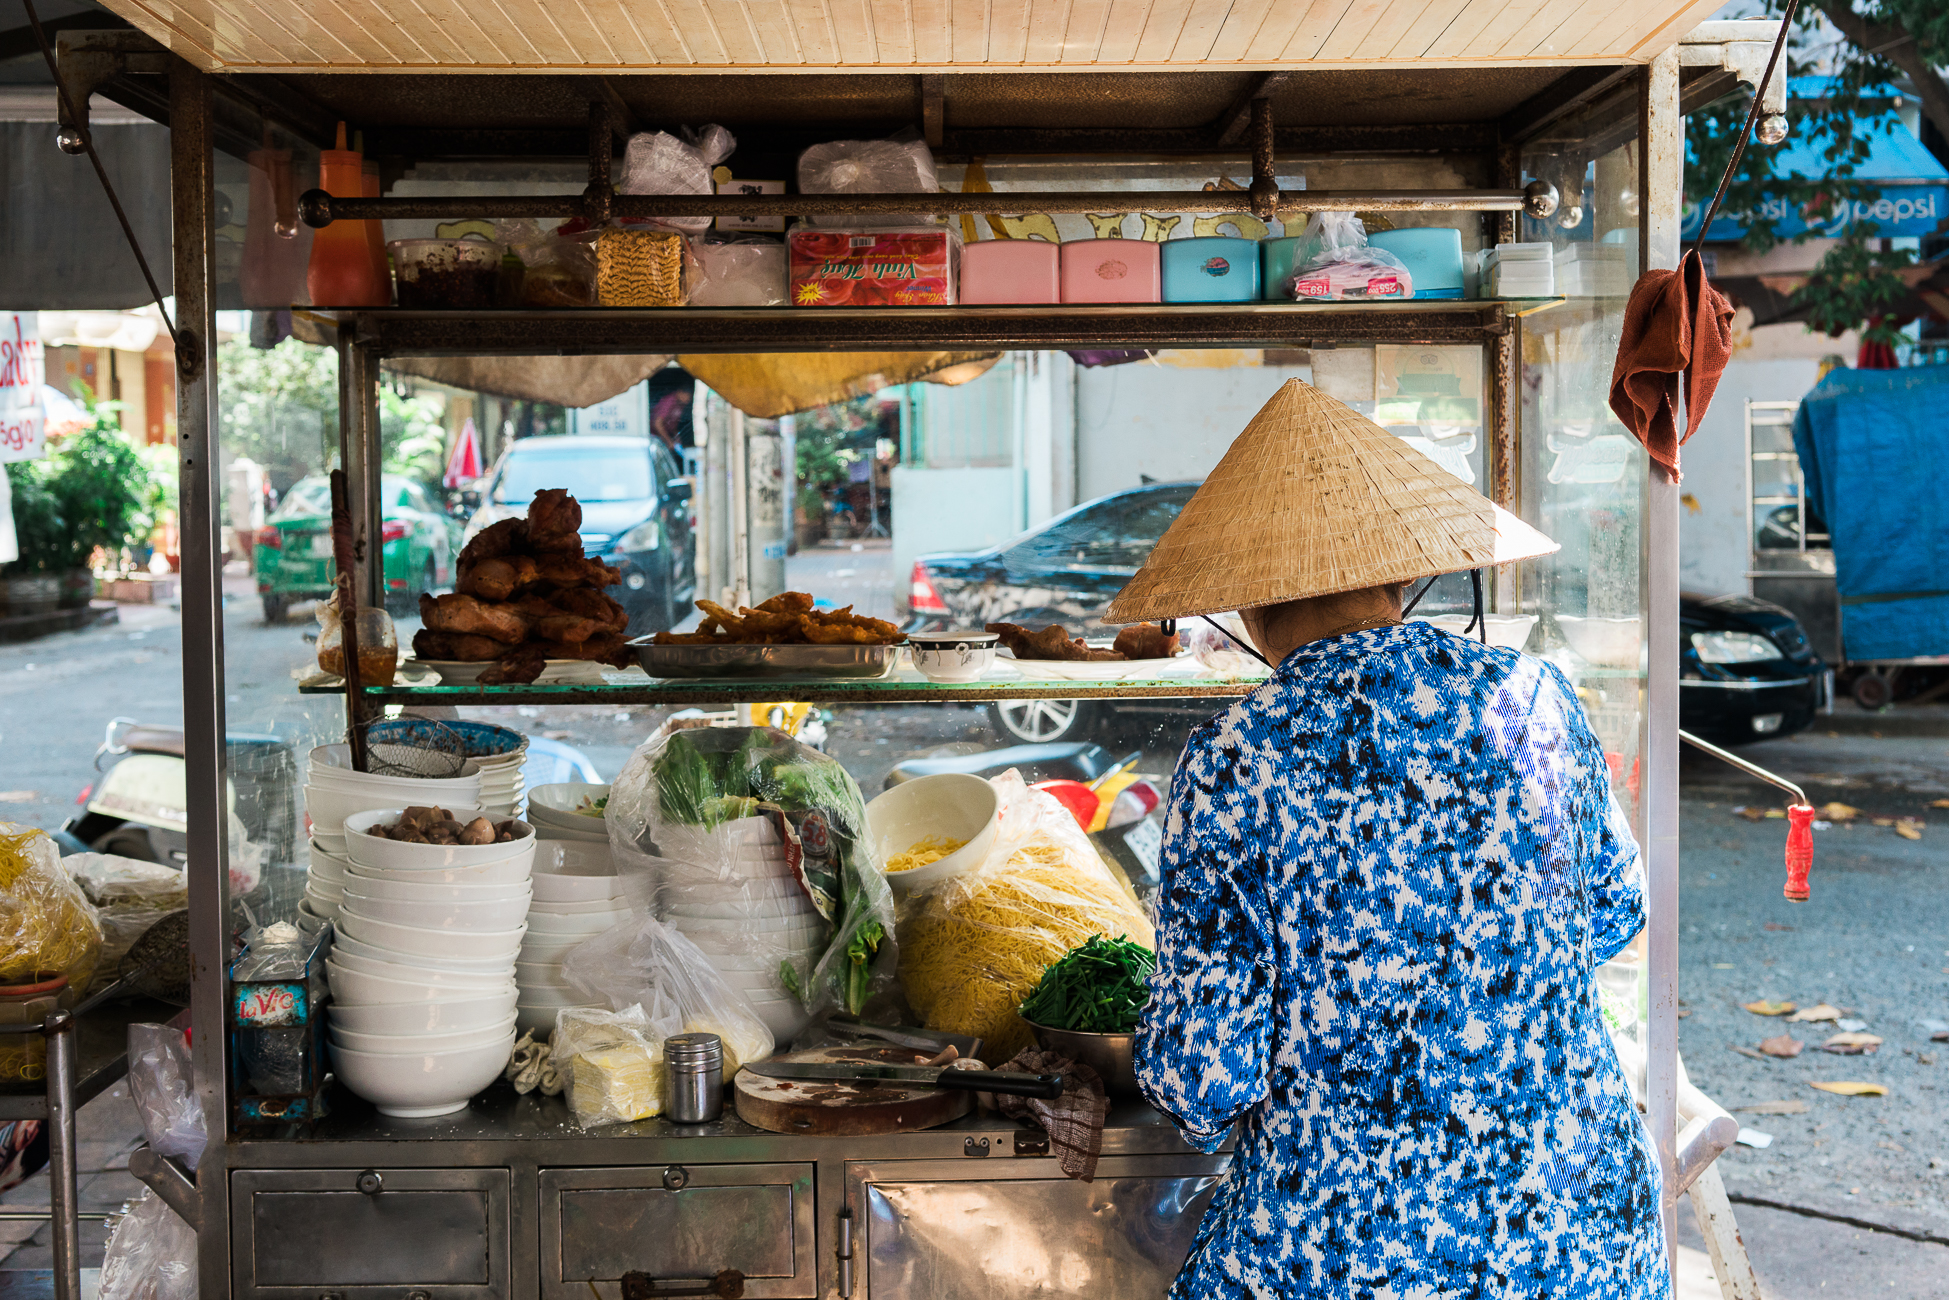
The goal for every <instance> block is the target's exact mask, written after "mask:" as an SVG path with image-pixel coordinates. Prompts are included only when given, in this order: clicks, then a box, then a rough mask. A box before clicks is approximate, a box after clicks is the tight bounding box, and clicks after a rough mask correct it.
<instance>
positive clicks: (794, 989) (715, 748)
mask: <svg viewBox="0 0 1949 1300" xmlns="http://www.w3.org/2000/svg"><path fill="white" fill-rule="evenodd" d="M608 824H609V839H610V848H611V850H612V851H613V854H614V856H615V861H616V870H617V874H618V875H620V876H621V877H622V878H623V887H624V889H625V891H626V892H627V893H628V894H629V895H630V901H631V903H632V904H633V905H634V906H635V907H636V908H637V909H638V910H639V911H643V912H647V913H649V914H651V915H654V916H656V917H658V918H660V919H661V920H663V921H664V922H665V923H666V924H668V925H669V926H670V927H671V928H673V929H675V930H679V931H681V932H682V933H683V934H684V935H685V936H687V938H688V939H689V940H690V941H691V942H692V943H694V944H695V946H696V947H698V948H700V949H702V950H703V951H704V952H705V953H706V954H708V955H709V957H710V961H711V964H712V965H713V966H715V967H716V968H717V969H718V970H720V971H721V972H723V973H724V975H725V978H726V980H727V981H728V982H729V983H730V984H732V985H733V986H734V987H737V988H739V989H741V990H743V991H745V992H747V993H749V994H750V996H751V997H752V999H753V1000H754V1002H757V1003H760V1004H763V1003H766V1002H770V1003H772V1005H774V1006H777V1007H781V1008H785V1007H788V1006H789V1004H790V1003H793V1002H795V1003H796V1004H797V1005H799V1006H800V1007H802V1008H803V1010H804V1012H805V1013H809V1014H810V1015H812V1016H814V1017H817V1016H820V1015H823V1014H826V1013H828V1012H832V1011H845V1012H849V1013H851V1014H854V1015H858V1014H860V1013H861V1012H862V1011H863V1010H864V1009H865V1008H866V1006H867V1004H868V1002H869V1001H870V1000H872V999H873V998H874V997H875V996H876V995H878V994H881V993H884V992H886V991H888V990H889V989H890V988H891V987H892V984H893V980H894V974H895V970H896V968H897V964H898V961H897V950H896V945H895V943H894V937H893V891H892V890H891V889H889V888H888V886H887V882H886V873H885V870H884V868H883V866H882V865H881V863H880V862H879V860H878V858H877V857H876V855H875V853H874V850H873V848H872V846H871V844H870V842H869V840H868V837H867V836H866V834H865V829H866V800H865V798H864V797H863V796H862V795H861V794H860V790H859V786H858V785H857V784H856V783H855V782H854V781H853V778H852V776H851V775H850V774H849V773H848V772H847V771H846V769H845V768H844V767H842V766H841V765H840V764H839V762H838V761H837V760H835V759H833V758H830V757H828V756H827V755H825V754H822V753H820V752H819V751H818V750H816V749H813V748H811V747H810V746H807V745H803V744H800V743H799V742H798V741H796V740H794V739H792V737H790V736H789V735H787V734H786V733H785V732H783V731H779V730H777V729H775V728H771V727H693V728H683V729H677V730H671V729H668V728H665V729H661V730H659V731H658V732H657V733H656V734H655V735H653V736H651V737H650V739H649V740H648V741H647V742H645V744H644V745H643V746H642V747H641V748H639V749H638V750H637V751H636V753H635V754H633V755H631V756H630V760H629V762H628V764H626V765H625V766H624V768H623V772H622V774H621V775H620V776H618V777H617V778H616V781H615V784H614V785H613V786H612V787H611V791H610V798H609V815H608ZM760 1014H761V1015H766V1018H767V1021H768V1023H772V1024H775V1025H778V1024H784V1023H786V1022H787V1020H789V1019H790V1017H788V1016H786V1015H784V1014H783V1013H782V1011H781V1012H776V1013H771V1014H767V1013H766V1012H764V1011H763V1010H761V1011H760ZM792 1032H796V1030H793V1031H792Z"/></svg>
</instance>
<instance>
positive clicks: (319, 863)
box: [309, 840, 352, 880]
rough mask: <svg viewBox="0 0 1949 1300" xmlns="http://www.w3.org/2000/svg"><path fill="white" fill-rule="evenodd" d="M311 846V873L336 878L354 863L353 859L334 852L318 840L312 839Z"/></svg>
mask: <svg viewBox="0 0 1949 1300" xmlns="http://www.w3.org/2000/svg"><path fill="white" fill-rule="evenodd" d="M309 847H310V851H311V874H312V875H314V876H322V877H325V878H328V879H332V880H336V879H337V878H339V877H340V876H343V875H344V874H345V869H346V868H347V867H349V866H351V865H352V859H350V858H348V857H346V856H345V855H344V854H342V853H333V852H332V851H331V850H330V849H327V848H325V847H324V846H323V845H321V844H320V843H318V841H317V840H313V841H311V843H310V846H309Z"/></svg>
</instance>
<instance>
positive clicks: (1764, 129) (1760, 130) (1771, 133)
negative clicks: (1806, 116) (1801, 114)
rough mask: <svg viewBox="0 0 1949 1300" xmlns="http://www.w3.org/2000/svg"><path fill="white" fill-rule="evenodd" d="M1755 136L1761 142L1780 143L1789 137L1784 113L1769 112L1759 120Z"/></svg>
mask: <svg viewBox="0 0 1949 1300" xmlns="http://www.w3.org/2000/svg"><path fill="white" fill-rule="evenodd" d="M1753 137H1754V138H1755V139H1756V140H1758V141H1759V142H1760V143H1761V144H1778V143H1780V141H1782V140H1784V139H1786V138H1787V119H1786V115H1785V114H1784V113H1768V114H1767V115H1766V116H1765V117H1763V118H1761V119H1760V121H1759V126H1758V127H1756V128H1755V129H1754V131H1753Z"/></svg>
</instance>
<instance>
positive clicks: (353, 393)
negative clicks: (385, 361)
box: [338, 321, 386, 609]
mask: <svg viewBox="0 0 1949 1300" xmlns="http://www.w3.org/2000/svg"><path fill="white" fill-rule="evenodd" d="M338 439H339V441H338V454H339V457H340V462H341V463H342V464H343V465H344V467H345V480H346V482H345V487H346V491H347V494H348V495H349V497H350V502H349V504H350V506H351V508H352V546H353V550H354V552H355V554H356V555H357V557H358V558H357V559H356V561H355V563H354V568H353V585H354V588H355V589H356V590H357V591H358V593H359V603H360V604H362V605H371V606H374V607H377V608H381V609H383V608H384V607H385V603H386V566H385V561H384V557H383V555H382V554H381V551H380V544H379V538H378V529H377V528H376V527H375V526H374V523H375V521H376V520H378V519H379V518H381V516H382V515H383V513H384V511H383V509H382V503H381V498H380V495H379V462H380V455H379V366H378V363H377V361H376V359H375V358H374V357H373V355H372V351H371V349H369V348H365V347H361V346H360V345H359V343H358V342H357V337H356V326H354V325H353V324H352V323H351V322H350V321H345V322H342V323H341V324H340V325H339V327H338Z"/></svg>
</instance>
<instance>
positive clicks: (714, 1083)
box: [663, 1034, 724, 1124]
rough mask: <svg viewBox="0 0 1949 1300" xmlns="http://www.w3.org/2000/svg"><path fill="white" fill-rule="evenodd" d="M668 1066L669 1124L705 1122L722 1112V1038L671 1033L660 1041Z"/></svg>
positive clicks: (665, 1062)
mask: <svg viewBox="0 0 1949 1300" xmlns="http://www.w3.org/2000/svg"><path fill="white" fill-rule="evenodd" d="M663 1060H664V1064H666V1065H667V1066H669V1068H670V1108H669V1109H668V1110H667V1111H665V1112H664V1115H665V1117H666V1118H667V1119H669V1120H670V1122H671V1123H673V1124H709V1123H712V1122H713V1121H715V1120H716V1119H717V1118H718V1117H719V1116H720V1115H722V1114H723V1113H724V1040H723V1039H721V1038H719V1037H718V1036H717V1035H716V1034H672V1035H671V1036H670V1037H669V1038H666V1039H665V1040H664V1041H663Z"/></svg>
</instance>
